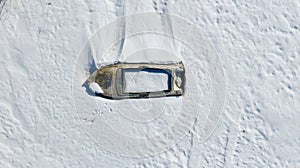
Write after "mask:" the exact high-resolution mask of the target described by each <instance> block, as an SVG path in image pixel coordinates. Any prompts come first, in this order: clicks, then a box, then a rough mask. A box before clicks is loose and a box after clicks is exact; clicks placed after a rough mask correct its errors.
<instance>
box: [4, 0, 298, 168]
mask: <svg viewBox="0 0 300 168" xmlns="http://www.w3.org/2000/svg"><path fill="white" fill-rule="evenodd" d="M299 9H300V3H299V1H296V0H261V1H250V0H245V1H235V0H232V1H230V0H220V1H192V0H191V1H186V0H160V1H158V0H151V1H148V0H146V1H133V0H131V1H125V0H93V1H58V0H51V1H41V0H25V1H13V0H2V1H0V21H1V22H0V37H1V38H0V56H1V58H0V72H1V73H0V77H1V78H0V79H1V80H0V93H1V94H0V167H110V168H114V167H142V168H145V167H172V168H173V167H174V168H176V167H193V168H198V167H300V152H299V151H300V110H299V109H300V94H299V93H300V80H299V74H300V47H299V46H300V42H299V37H300V10H299ZM142 12H155V13H157V14H158V16H159V13H170V14H174V15H177V16H180V17H181V18H183V19H186V20H188V21H189V22H190V23H192V24H194V25H195V26H197V27H198V29H199V31H201V32H202V33H203V35H204V37H205V38H206V39H207V41H209V42H210V43H211V44H212V46H213V47H214V49H215V51H216V52H217V54H218V56H219V59H220V62H221V63H222V65H221V66H222V69H223V70H224V74H225V81H226V85H225V88H226V90H225V93H226V101H225V104H224V109H223V112H222V114H221V116H219V117H220V120H219V122H218V123H217V125H216V128H215V129H214V132H213V133H212V134H211V136H210V137H209V138H208V139H206V140H205V141H199V136H200V135H201V131H200V130H201V126H202V125H201V124H202V121H203V120H204V119H205V118H206V117H207V116H205V113H201V110H200V112H199V114H201V115H198V116H197V122H196V124H195V125H194V126H193V127H192V129H191V130H190V131H188V132H187V134H186V136H184V137H183V138H182V139H181V140H180V141H179V142H178V143H176V144H175V145H173V146H170V148H168V149H166V150H164V151H161V152H160V153H155V154H153V155H147V156H140V157H132V156H126V155H122V154H118V153H115V152H114V151H111V150H109V149H107V148H105V147H103V146H101V145H98V144H97V140H99V139H100V138H101V136H102V135H106V134H107V135H108V134H109V133H105V134H102V133H103V132H99V133H98V134H97V138H99V139H96V141H95V138H93V135H94V134H91V133H90V132H89V131H88V130H92V129H93V126H95V123H97V122H98V120H97V119H98V118H96V117H94V115H101V116H103V118H104V119H105V121H106V123H107V124H109V125H110V126H111V127H113V128H114V129H115V130H117V131H118V132H120V134H121V133H123V134H126V135H128V136H131V137H147V136H152V135H156V134H157V133H158V132H160V131H161V130H164V129H165V127H167V124H172V123H175V122H176V121H175V118H176V117H175V116H177V115H179V113H178V111H180V109H177V108H176V107H177V106H174V107H173V106H170V107H169V106H166V108H170V109H171V110H169V111H168V110H167V112H169V113H167V112H166V113H160V112H159V111H157V112H153V113H152V112H151V111H150V112H151V113H150V112H149V111H148V109H151V108H154V109H155V107H156V106H157V107H160V105H161V104H160V103H166V104H180V103H184V102H185V101H184V98H170V99H167V98H163V99H155V100H151V103H150V101H147V100H125V101H119V102H115V101H114V100H103V99H102V98H91V97H92V96H91V95H89V94H87V93H86V92H85V89H86V88H84V87H82V88H81V90H77V88H76V87H74V86H77V85H78V86H80V85H81V84H83V83H73V82H74V80H73V78H74V77H76V78H78V79H80V80H82V81H81V82H84V80H86V78H87V76H88V75H89V70H88V69H86V72H85V73H80V74H77V73H74V72H77V71H76V65H77V64H78V61H81V60H80V59H78V55H79V54H80V53H81V51H82V48H83V47H84V46H85V45H86V42H87V41H88V40H89V39H90V38H91V37H93V34H94V33H96V32H97V30H98V29H99V28H101V27H103V26H105V25H107V24H108V23H110V22H112V21H114V20H115V19H117V18H118V17H120V16H125V15H130V14H136V13H142ZM170 25H172V23H171V22H169V20H168V19H161V20H160V25H158V27H162V28H165V29H166V31H169V32H170V31H171V30H170V29H169V28H170ZM121 26H122V25H121ZM123 26H124V25H123ZM168 26H169V27H168ZM187 34H188V32H187ZM121 35H122V34H121ZM146 36H148V37H147V38H146V39H148V40H147V41H143V39H138V38H137V37H130V39H129V38H128V41H127V42H126V43H125V48H124V49H123V53H124V54H125V55H126V54H127V55H133V56H132V57H128V58H127V60H131V61H136V59H133V58H135V56H134V55H135V54H139V52H136V53H131V52H133V48H136V47H137V46H138V47H137V48H139V47H140V46H151V47H157V48H159V47H164V48H168V50H169V51H167V52H170V51H176V53H188V52H191V51H185V50H183V48H184V47H178V48H174V46H172V43H169V42H170V39H168V37H165V38H163V39H162V40H161V41H156V40H155V39H156V38H155V36H156V35H146ZM139 40H140V41H139ZM99 47H101V46H99ZM158 50H159V49H158ZM141 52H143V53H144V54H145V55H148V56H146V57H149V55H150V56H151V55H152V54H153V53H155V52H156V51H147V50H144V51H141ZM115 53H118V50H114V49H111V51H110V52H108V53H107V56H106V57H107V58H111V60H110V59H108V61H114V60H115V58H113V56H114V55H115ZM159 53H161V52H159ZM87 57H88V56H87ZM199 57H200V56H199ZM167 58H168V57H160V56H158V57H157V58H153V59H155V61H157V60H160V61H165V60H164V59H166V60H167ZM141 59H144V58H141ZM174 59H175V58H174ZM176 59H177V58H176ZM98 61H100V62H101V60H98ZM173 61H174V60H173ZM203 67H205V66H203ZM207 71H208V70H207V69H205V68H204V69H201V68H199V71H198V72H195V76H196V77H198V78H201V77H202V76H201V73H202V74H206V73H205V72H207ZM203 76H205V75H203ZM203 78H204V77H203ZM203 81H206V80H205V79H203ZM79 84H80V85H79ZM201 84H202V85H203V86H204V87H202V88H200V89H199V90H200V92H201V95H210V93H211V88H210V85H209V82H208V84H206V83H201ZM202 85H201V86H202ZM205 86H206V87H205ZM95 89H97V88H94V90H95ZM74 91H76V93H77V91H78V93H86V95H82V97H74V96H78V94H73V92H74ZM201 95H199V97H201ZM74 100H75V101H74ZM161 100H163V101H161ZM201 100H202V99H201ZM203 101H205V100H203ZM78 102H80V103H78ZM91 102H92V103H91ZM95 102H96V103H95ZM75 103H76V104H75ZM191 103H194V102H191ZM95 104H97V107H99V108H100V110H95V112H94V113H92V114H89V113H88V112H89V111H87V113H86V117H83V116H82V114H83V113H82V114H81V113H80V114H79V112H78V111H79V110H84V109H90V108H91V109H93V108H96V107H92V106H90V105H95ZM203 104H204V105H203V106H201V107H200V109H203V110H205V109H207V107H206V105H207V104H209V102H208V103H206V102H205V103H203ZM129 105H130V106H129ZM183 105H184V104H183ZM118 109H128V111H127V113H126V114H121V113H119V111H118ZM134 111H140V113H134ZM82 112H84V111H82ZM122 115H123V116H127V117H130V118H133V121H135V122H125V121H126V120H119V118H118V117H119V116H122ZM91 116H92V117H91ZM93 117H94V118H93ZM159 118H162V119H161V120H160V119H159ZM146 121H147V122H148V121H153V123H152V124H151V123H150V124H149V125H145V126H144V125H143V123H144V122H146ZM98 126H99V125H98ZM127 126H128V128H127ZM129 126H130V127H129ZM129 128H132V129H129ZM95 131H97V130H95ZM94 137H96V135H95V136H94ZM100 140H101V139H100ZM122 140H123V139H103V142H104V141H105V142H106V143H103V144H106V145H107V144H109V143H110V142H111V144H113V143H119V142H122ZM137 145H138V144H137ZM106 147H107V146H106ZM125 148H126V145H125V144H124V149H125ZM145 148H146V147H145ZM151 149H152V148H151ZM127 150H128V151H129V149H127ZM130 150H131V149H130ZM137 150H140V149H137Z"/></svg>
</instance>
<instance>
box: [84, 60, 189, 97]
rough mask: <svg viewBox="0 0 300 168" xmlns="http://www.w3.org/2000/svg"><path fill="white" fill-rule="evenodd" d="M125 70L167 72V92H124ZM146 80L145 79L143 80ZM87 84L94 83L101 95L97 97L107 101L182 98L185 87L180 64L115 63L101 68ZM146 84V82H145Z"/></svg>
mask: <svg viewBox="0 0 300 168" xmlns="http://www.w3.org/2000/svg"><path fill="white" fill-rule="evenodd" d="M126 69H135V70H143V69H153V70H162V71H164V72H168V75H169V79H170V80H169V81H166V82H168V86H169V88H168V90H162V91H154V92H153V91H152V92H124V90H125V85H126V84H125V81H124V70H126ZM145 80H147V79H145ZM87 81H88V84H90V83H92V82H96V83H97V84H98V85H99V86H100V87H101V89H102V91H103V93H99V94H96V95H97V96H100V97H104V98H109V99H139V98H154V97H167V96H182V95H183V94H184V86H185V69H184V65H183V63H182V62H179V63H125V62H123V63H121V62H118V63H115V64H111V65H107V66H104V67H101V68H100V69H98V70H96V71H95V72H93V73H92V74H91V75H90V77H89V78H88V80H87ZM145 82H146V81H145Z"/></svg>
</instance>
